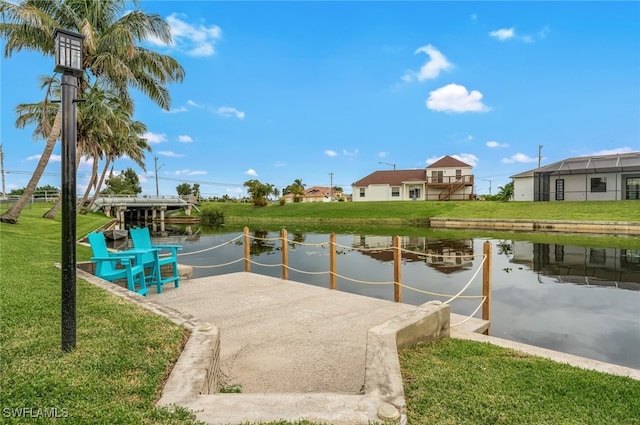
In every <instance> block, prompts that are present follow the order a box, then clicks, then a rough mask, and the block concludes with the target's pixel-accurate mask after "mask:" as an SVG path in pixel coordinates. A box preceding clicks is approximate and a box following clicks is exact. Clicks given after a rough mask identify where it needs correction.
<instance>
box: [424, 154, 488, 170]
mask: <svg viewBox="0 0 640 425" xmlns="http://www.w3.org/2000/svg"><path fill="white" fill-rule="evenodd" d="M451 157H452V158H455V159H457V160H459V161H462V162H464V163H465V164H469V165H471V166H472V167H475V166H476V165H478V161H479V159H478V157H477V156H475V155H474V154H472V153H461V154H459V155H458V154H456V155H451ZM442 158H443V156H432V157H431V158H427V159H426V160H425V161H424V162H425V163H426V164H427V165H431V164H433V163H434V162H436V161H438V160H440V159H442Z"/></svg>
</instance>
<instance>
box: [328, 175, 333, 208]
mask: <svg viewBox="0 0 640 425" xmlns="http://www.w3.org/2000/svg"><path fill="white" fill-rule="evenodd" d="M329 177H330V178H331V183H330V184H331V186H329V191H330V194H331V198H329V202H333V173H329Z"/></svg>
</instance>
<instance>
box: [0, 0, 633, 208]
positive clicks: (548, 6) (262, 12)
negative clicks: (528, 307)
mask: <svg viewBox="0 0 640 425" xmlns="http://www.w3.org/2000/svg"><path fill="white" fill-rule="evenodd" d="M140 7H141V8H142V9H144V10H146V11H147V12H153V13H158V14H160V15H161V16H163V17H165V18H166V19H167V21H168V22H169V23H170V24H171V26H172V28H173V34H174V43H173V45H171V46H166V45H157V44H153V43H147V44H146V45H145V46H146V47H149V48H153V49H156V50H158V51H161V52H163V53H167V54H170V55H172V56H174V57H175V58H176V59H177V60H178V61H179V62H180V63H181V64H182V66H183V67H184V68H185V71H186V78H185V80H184V82H183V83H181V84H175V85H171V86H170V87H169V89H170V92H171V96H172V108H171V111H169V112H167V111H162V110H161V109H160V108H158V107H157V106H155V105H154V104H153V103H152V102H150V101H149V100H147V99H145V98H144V97H142V96H139V95H137V96H136V114H135V118H136V119H138V120H141V121H143V122H144V123H145V124H146V125H147V127H148V130H149V132H148V133H147V134H146V136H145V137H147V139H148V141H149V143H150V144H151V146H152V148H153V151H152V152H150V153H147V155H146V173H145V172H144V171H142V170H138V169H137V167H135V165H134V164H133V163H132V162H131V161H130V160H128V159H126V158H125V159H120V160H118V161H117V162H116V164H115V170H116V171H118V170H124V169H126V168H128V167H133V168H134V169H136V170H137V171H138V172H139V175H140V178H141V182H142V187H143V193H144V194H150V195H154V194H155V192H156V186H155V182H156V179H155V163H154V158H156V157H157V158H158V159H157V164H158V167H159V171H158V182H159V191H160V194H165V195H175V194H176V190H175V188H176V186H177V185H179V184H180V183H183V182H187V183H190V184H193V183H199V184H200V188H201V193H202V194H203V195H205V196H214V195H217V196H222V195H224V194H228V195H230V196H240V195H242V194H244V193H246V192H245V190H244V188H243V187H242V183H244V182H245V181H247V180H249V179H258V180H260V181H262V182H264V183H271V184H274V185H276V186H277V187H285V186H287V185H289V184H290V183H292V182H293V180H295V179H302V181H303V183H305V184H306V185H307V187H310V186H314V185H319V186H328V185H329V184H330V183H331V182H332V183H333V184H334V185H337V186H341V187H343V188H344V189H345V191H346V192H348V193H350V192H351V184H352V183H353V182H355V181H356V180H359V179H360V178H362V177H364V176H366V175H368V174H370V173H372V172H373V171H376V170H388V169H392V167H393V166H394V165H395V167H396V168H397V169H415V168H424V167H426V166H427V165H429V164H430V163H432V162H434V161H435V160H437V159H438V158H440V157H442V156H444V155H451V156H454V157H456V158H458V159H461V160H462V161H464V162H466V163H468V164H470V165H472V166H473V173H474V175H475V176H476V192H477V193H478V194H486V193H489V186H490V185H491V187H492V192H493V193H496V192H497V188H498V186H500V185H504V184H505V183H508V182H509V176H511V175H513V174H517V173H519V172H522V171H526V170H529V169H532V168H535V167H537V164H538V152H539V146H540V145H542V146H543V147H542V150H541V153H542V156H541V161H542V165H546V164H550V163H552V162H556V161H560V160H562V159H565V158H569V157H574V156H584V155H594V154H602V153H622V152H635V151H640V2H616V1H609V2H574V1H571V2H482V1H479V2H418V1H413V2H382V1H379V2H363V1H352V2H322V1H321V2H270V1H263V2H242V1H241V2H213V1H188V0H186V1H142V2H141V3H140ZM2 47H3V48H4V46H2ZM52 69H53V59H52V58H43V57H41V56H39V55H36V54H33V53H29V52H19V53H17V54H15V55H14V56H13V57H12V58H10V59H6V58H4V57H3V58H2V59H1V80H0V81H1V90H2V96H1V111H2V114H1V126H2V127H1V129H0V143H2V147H3V152H4V156H5V157H4V168H5V172H6V174H5V179H6V189H7V191H10V190H11V189H13V188H19V187H24V186H25V185H26V184H27V182H28V179H29V176H30V173H32V172H33V170H34V169H35V166H36V162H37V158H38V157H39V155H40V153H41V152H42V149H43V147H44V142H43V141H41V140H39V141H34V140H33V139H32V130H33V129H31V128H28V129H25V130H17V129H15V127H14V122H15V118H16V116H15V114H14V112H13V109H14V107H15V105H16V104H18V103H21V102H36V101H39V100H40V99H41V98H42V92H40V90H39V88H38V80H37V78H38V76H39V75H44V74H51V73H52ZM59 153H60V147H59V146H58V147H57V149H56V155H55V156H54V157H53V159H52V161H51V162H50V164H49V166H48V167H47V173H46V175H45V176H44V177H43V179H42V180H41V182H40V185H44V184H51V185H54V186H60V159H59ZM89 173H90V164H88V163H86V162H83V164H82V165H81V167H80V170H79V176H78V186H79V191H82V190H84V187H85V184H86V182H87V179H88V176H89Z"/></svg>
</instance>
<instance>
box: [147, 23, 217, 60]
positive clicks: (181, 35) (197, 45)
mask: <svg viewBox="0 0 640 425" xmlns="http://www.w3.org/2000/svg"><path fill="white" fill-rule="evenodd" d="M186 18H187V16H186V15H184V14H180V15H178V14H177V13H173V14H171V15H169V16H168V17H167V18H166V21H167V23H168V24H169V26H170V27H171V37H172V39H173V40H172V41H173V43H172V44H171V46H167V45H166V44H165V43H163V42H161V41H160V40H158V39H150V40H149V41H150V42H151V43H152V44H155V45H158V46H165V47H172V48H174V49H177V50H180V51H183V52H185V53H186V54H187V55H190V56H211V55H214V54H215V53H216V49H215V43H216V42H217V41H218V40H219V39H220V38H221V37H222V30H221V29H220V27H219V26H217V25H210V26H206V25H201V24H199V25H198V24H196V25H193V24H190V23H188V22H186V21H185V20H183V19H186Z"/></svg>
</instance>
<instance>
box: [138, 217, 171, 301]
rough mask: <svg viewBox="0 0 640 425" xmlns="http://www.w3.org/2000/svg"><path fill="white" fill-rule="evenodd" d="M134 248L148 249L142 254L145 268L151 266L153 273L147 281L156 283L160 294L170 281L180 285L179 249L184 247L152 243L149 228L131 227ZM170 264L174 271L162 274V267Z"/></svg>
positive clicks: (139, 249)
mask: <svg viewBox="0 0 640 425" xmlns="http://www.w3.org/2000/svg"><path fill="white" fill-rule="evenodd" d="M129 233H130V234H131V241H132V242H133V249H134V250H135V251H146V253H145V254H144V255H143V256H142V263H143V264H144V266H145V268H147V267H148V268H150V269H151V273H150V274H149V275H148V276H147V283H149V284H155V285H156V288H157V290H158V294H161V293H162V286H163V285H164V284H166V283H169V282H174V285H175V287H176V288H177V287H179V286H180V275H179V274H178V257H177V251H178V250H181V249H182V246H180V245H152V243H151V235H150V234H149V229H148V228H146V227H140V228H137V229H129ZM167 264H170V265H171V266H172V269H173V273H172V274H171V275H169V276H165V277H163V276H162V273H161V272H160V268H161V267H162V266H164V265H167Z"/></svg>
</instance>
